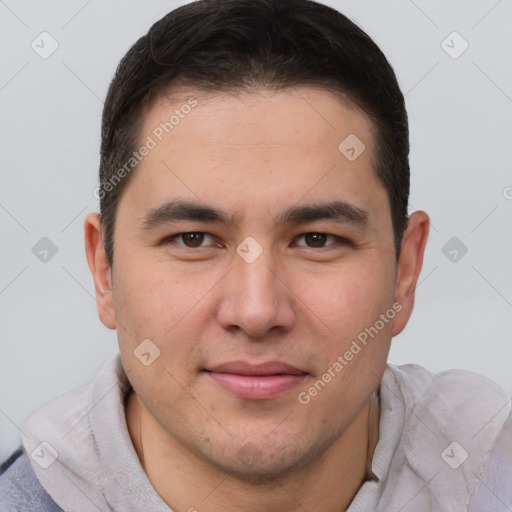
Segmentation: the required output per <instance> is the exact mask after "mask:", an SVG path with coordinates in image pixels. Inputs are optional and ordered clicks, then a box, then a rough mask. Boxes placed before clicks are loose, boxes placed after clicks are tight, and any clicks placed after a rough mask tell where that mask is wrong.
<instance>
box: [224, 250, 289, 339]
mask: <svg viewBox="0 0 512 512" xmlns="http://www.w3.org/2000/svg"><path fill="white" fill-rule="evenodd" d="M279 268H280V267H279V265H277V263H276V261H273V258H272V255H271V254H270V251H263V252H262V254H260V255H259V256H258V258H256V259H255V260H254V261H252V262H248V261H246V260H244V259H243V258H242V257H239V256H238V255H235V257H234V262H233V268H232V269H231V271H230V272H229V273H228V275H227V276H226V279H225V280H223V290H222V299H221V305H220V307H219V309H218V313H217V315H218V317H217V318H218V321H219V323H220V324H221V325H222V327H223V328H224V329H226V330H229V331H231V332H235V331H237V330H240V331H243V332H244V333H245V334H246V335H247V336H248V337H250V338H251V339H253V340H256V339H259V340H266V339H268V338H269V337H270V336H275V334H276V333H278V332H284V331H286V330H289V329H291V328H292V326H293V323H294V321H295V309H294V307H293V297H294V295H293V292H292V290H291V286H290V284H291V283H286V281H287V279H288V280H289V278H287V276H286V275H285V274H284V272H283V271H282V270H279Z"/></svg>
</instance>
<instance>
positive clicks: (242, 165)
mask: <svg viewBox="0 0 512 512" xmlns="http://www.w3.org/2000/svg"><path fill="white" fill-rule="evenodd" d="M141 121H142V123H141V131H140V135H139V145H140V146H141V147H142V146H144V145H146V146H148V147H149V146H151V149H150V150H149V151H145V153H146V155H145V156H144V157H143V158H142V159H141V160H140V163H139V164H138V167H137V170H136V173H135V176H133V178H134V179H132V180H131V181H132V183H130V185H129V186H128V188H129V189H136V190H135V191H134V190H132V192H133V193H135V194H138V195H140V196H141V198H142V196H144V200H147V199H148V198H149V197H151V199H152V200H154V201H152V202H154V203H156V202H158V200H157V198H159V199H161V200H162V201H163V200H164V199H166V198H165V197H163V196H169V194H177V195H180V196H183V195H187V196H190V197H192V196H196V197H195V198H196V199H197V198H206V197H208V198H210V199H215V200H217V201H218V200H219V199H222V201H221V202H224V203H225V202H230V203H232V204H233V205H235V203H237V199H239V201H238V203H239V204H246V205H247V204H248V203H247V201H249V202H250V201H252V205H253V206H256V205H259V207H264V204H267V205H268V206H269V207H270V208H272V207H273V205H275V201H274V198H273V196H275V197H280V198H281V197H285V196H286V197H288V198H289V199H290V200H295V201H299V200H300V199H301V197H303V196H305V195H306V194H309V195H311V194H313V195H314V193H316V192H318V193H319V194H320V195H321V196H323V197H326V195H331V196H332V197H330V198H328V199H332V200H335V199H337V198H338V196H339V195H340V194H341V195H342V196H344V198H351V199H353V200H355V201H356V202H357V201H359V205H360V206H361V207H364V206H365V204H367V203H369V202H371V193H372V190H373V191H374V192H375V190H376V191H377V192H379V193H380V194H381V195H382V193H383V192H384V190H383V188H382V186H381V184H380V181H379V180H378V179H377V176H376V174H375V172H374V168H375V165H374V163H375V155H374V140H373V134H372V124H371V121H369V119H368V118H367V117H366V115H365V114H364V113H362V112H361V111H360V110H359V109H358V108H357V107H356V106H355V105H353V104H352V103H351V102H349V101H347V100H346V99H344V98H342V97H341V96H340V95H336V94H335V93H333V92H330V91H327V90H325V89H318V88H313V87H294V88H289V89H285V90H281V91H269V90H265V89H256V90H252V91H250V92H238V91H237V92H227V93H224V92H223V93H205V92H201V91H197V90H194V89H183V88H182V89H178V90H174V91H172V93H171V94H169V95H168V96H166V97H160V98H158V99H156V100H155V101H154V102H153V103H152V104H151V105H150V106H148V108H147V109H146V111H145V112H144V114H143V117H142V120H141ZM379 188H380V189H382V190H380V191H379V190H378V189H379ZM384 194H385V192H384ZM167 199H168V197H167ZM141 200H142V199H141ZM219 206H220V205H219Z"/></svg>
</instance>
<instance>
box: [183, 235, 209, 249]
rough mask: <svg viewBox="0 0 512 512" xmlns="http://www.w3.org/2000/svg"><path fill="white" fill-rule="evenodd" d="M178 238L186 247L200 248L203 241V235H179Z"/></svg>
mask: <svg viewBox="0 0 512 512" xmlns="http://www.w3.org/2000/svg"><path fill="white" fill-rule="evenodd" d="M179 238H181V240H182V241H183V244H184V245H185V246H186V247H200V246H201V244H202V243H203V241H204V233H199V232H191V233H182V234H181V235H179Z"/></svg>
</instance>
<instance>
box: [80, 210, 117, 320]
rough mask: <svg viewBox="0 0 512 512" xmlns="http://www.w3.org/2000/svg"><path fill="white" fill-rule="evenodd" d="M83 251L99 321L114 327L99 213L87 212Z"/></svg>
mask: <svg viewBox="0 0 512 512" xmlns="http://www.w3.org/2000/svg"><path fill="white" fill-rule="evenodd" d="M84 236H85V252H86V254H87V262H88V263H89V268H90V269H91V273H92V277H93V279H94V288H95V291H96V305H97V308H98V315H99V317H100V320H101V322H102V323H103V325H105V327H108V328H109V329H115V328H116V314H115V309H114V299H113V293H112V274H111V268H110V265H109V263H108V260H107V255H106V253H105V249H104V248H103V240H102V237H101V215H100V214H99V213H89V215H87V217H86V219H85V222H84Z"/></svg>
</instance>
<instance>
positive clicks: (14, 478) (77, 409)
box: [0, 354, 512, 512]
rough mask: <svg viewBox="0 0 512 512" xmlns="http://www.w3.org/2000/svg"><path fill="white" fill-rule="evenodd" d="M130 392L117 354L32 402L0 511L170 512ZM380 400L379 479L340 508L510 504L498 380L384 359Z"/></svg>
mask: <svg viewBox="0 0 512 512" xmlns="http://www.w3.org/2000/svg"><path fill="white" fill-rule="evenodd" d="M130 391H131V386H130V383H129V381H128V379H127V377H126V374H125V373H124V370H123V368H122V365H121V359H120V357H119V354H117V355H116V356H114V357H113V358H111V359H110V360H109V361H107V362H106V363H105V365H104V366H103V367H102V368H101V370H100V371H99V372H98V374H97V375H96V377H95V378H94V380H93V381H92V382H91V383H90V384H89V385H87V386H84V387H81V388H78V389H76V390H74V391H71V392H68V393H65V394H64V395H61V396H60V397H57V398H55V399H53V400H51V401H50V402H48V403H47V404H45V405H43V406H42V407H40V408H39V409H37V410H36V411H35V412H34V413H33V414H32V415H31V416H30V417H29V418H28V420H27V421H26V422H25V424H24V425H23V428H22V430H23V434H22V442H23V450H22V451H21V452H18V454H19V457H17V458H16V460H15V461H14V462H12V460H11V461H9V462H10V464H6V466H8V468H7V469H6V470H5V469H4V473H3V474H2V475H1V476H0V512H14V511H16V512H23V511H29V510H30V511H38V512H60V511H62V510H63V511H65V512H75V511H77V512H78V511H79V512H98V511H101V512H107V511H109V512H112V511H115V512H172V510H171V509H170V508H169V506H168V505H167V504H166V503H165V502H164V501H163V500H162V498H161V497H160V495H159V494H158V493H157V492H156V490H155V489H154V488H153V486H152V485H151V483H150V481H149V479H148V477H147V476H146V474H145V472H144V470H143V469H142V467H141V465H140V463H139V459H138V457H137V454H136V452H135V450H134V448H133V445H132V442H131V439H130V436H129V433H128V429H127V426H126V419H125V403H126V398H127V396H128V393H129V392H130ZM380 407H381V417H380V432H379V441H378V444H377V447H376V449H375V453H374V457H373V461H372V469H373V472H374V474H375V475H376V478H375V479H374V480H370V481H367V482H365V483H364V484H363V485H362V487H361V488H360V490H359V492H358V493H357V495H356V496H355V498H354V500H353V502H352V504H351V505H350V507H349V509H348V512H398V511H400V512H429V511H432V512H434V511H435V512H463V511H464V512H467V511H468V510H469V511H470V512H505V511H509V510H512V420H509V421H507V418H509V417H512V415H511V401H510V397H509V396H507V394H506V393H505V392H504V391H503V390H502V389H501V388H499V387H498V386H497V385H496V384H494V383H493V382H492V381H490V380H488V379H487V378H485V377H482V376H480V375H477V374H475V373H472V372H468V371H462V370H450V371H445V372H442V373H438V374H432V373H430V372H428V371H427V370H425V369H424V368H422V367H420V366H417V365H404V366H399V367H397V366H393V365H388V366H387V368H386V371H385V373H384V376H383V378H382V381H381V385H380ZM505 425H507V426H506V427H505ZM14 458H15V457H13V459H14ZM484 468H485V470H484ZM509 507H510V508H509ZM195 509H197V511H198V512H202V510H207V508H205V506H204V505H201V504H200V503H198V504H197V505H196V506H195ZM192 510H194V507H192ZM175 512H178V511H175ZM179 512H186V511H179Z"/></svg>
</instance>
